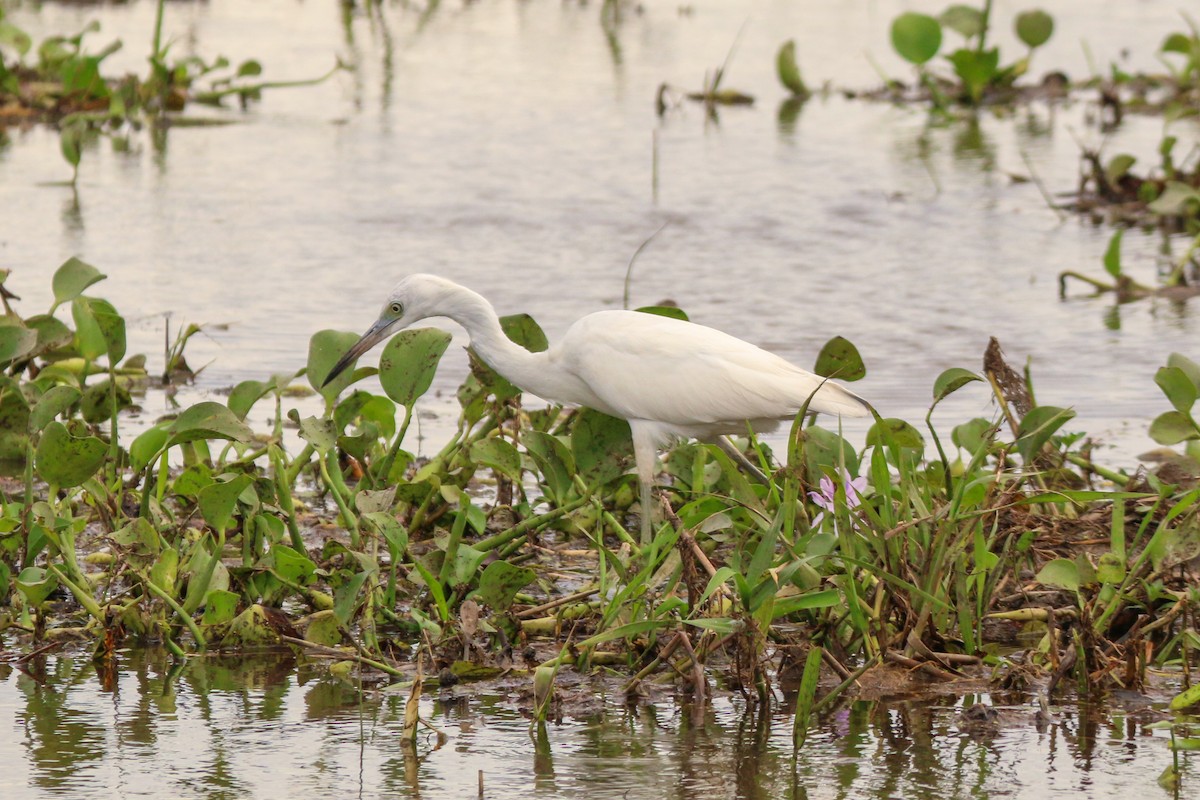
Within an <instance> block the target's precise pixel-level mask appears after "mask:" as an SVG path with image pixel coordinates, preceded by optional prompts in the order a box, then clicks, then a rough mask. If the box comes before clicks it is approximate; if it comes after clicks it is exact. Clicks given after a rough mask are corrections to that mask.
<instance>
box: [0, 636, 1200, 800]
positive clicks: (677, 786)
mask: <svg viewBox="0 0 1200 800" xmlns="http://www.w3.org/2000/svg"><path fill="white" fill-rule="evenodd" d="M119 660H120V664H119V665H118V667H119V669H118V671H116V672H114V673H113V674H114V675H116V676H117V680H116V682H115V684H114V685H113V686H112V688H111V689H107V690H106V689H105V688H104V686H103V681H102V679H101V676H98V675H97V672H96V669H95V667H94V665H93V664H92V662H91V661H89V660H87V659H86V658H84V657H78V658H72V657H65V656H47V657H43V658H41V659H36V660H35V661H34V662H31V663H30V664H29V665H27V666H26V669H28V672H22V671H18V670H16V669H14V668H13V667H11V666H5V665H0V720H5V723H4V724H5V727H4V728H3V729H0V763H3V764H4V765H5V769H4V771H3V773H0V796H3V797H4V798H6V800H21V799H22V798H43V797H56V796H57V797H106V798H107V797H132V796H139V795H149V796H181V797H206V798H272V797H286V796H328V797H333V796H346V795H349V794H354V793H359V794H361V795H362V796H370V797H375V796H379V795H380V794H385V795H387V796H396V797H414V798H415V797H419V796H428V797H474V796H476V795H477V793H478V784H479V781H480V779H481V777H480V775H481V773H482V780H483V784H484V796H486V797H517V796H534V797H583V796H586V797H588V798H589V800H592V799H593V798H610V797H611V798H626V797H627V798H662V797H672V798H681V799H682V798H718V797H738V798H747V799H748V800H757V799H758V798H762V799H763V800H766V799H767V798H784V797H787V798H814V799H815V798H859V797H904V798H937V800H945V799H946V798H985V797H993V796H997V795H1014V796H1016V795H1019V796H1030V797H1041V796H1050V795H1053V796H1056V797H1071V796H1078V795H1083V796H1096V797H1109V796H1115V795H1117V794H1118V793H1119V792H1120V791H1122V789H1129V790H1132V788H1133V787H1143V788H1144V787H1149V786H1153V785H1154V781H1155V779H1156V778H1157V776H1158V774H1159V773H1160V772H1161V771H1162V769H1163V768H1164V767H1165V766H1166V765H1167V764H1168V763H1169V760H1170V752H1169V749H1168V747H1167V740H1166V739H1165V738H1163V736H1162V735H1161V734H1162V732H1161V731H1152V730H1151V729H1149V728H1147V727H1146V726H1147V725H1148V724H1149V723H1150V722H1153V721H1155V720H1156V719H1158V718H1160V717H1161V716H1162V715H1161V714H1159V713H1158V712H1157V711H1155V710H1154V708H1153V706H1152V704H1150V703H1149V702H1148V701H1147V700H1145V699H1144V698H1134V699H1132V700H1128V701H1126V702H1125V705H1124V706H1121V705H1117V704H1112V705H1107V706H1105V705H1100V704H1096V703H1089V702H1085V701H1079V702H1077V703H1075V704H1071V705H1064V706H1062V707H1060V708H1058V709H1056V710H1055V714H1054V717H1053V719H1052V721H1051V722H1050V723H1049V724H1048V725H1045V726H1043V727H1042V728H1041V729H1040V730H1039V728H1038V726H1037V724H1036V722H1035V707H1034V705H1033V704H1031V703H1030V702H1029V701H1028V700H1027V699H1026V698H1023V697H1020V696H1003V697H1002V696H998V695H994V696H991V697H988V696H976V697H964V698H939V699H934V700H920V701H917V700H899V701H893V702H865V701H862V702H854V703H851V704H849V705H847V706H844V707H842V708H840V709H838V710H835V711H833V712H831V713H829V714H826V715H825V716H823V717H822V718H821V719H820V720H819V721H818V723H817V725H816V727H815V728H814V729H813V730H812V731H811V732H810V734H809V737H808V741H807V744H806V745H805V747H804V748H803V749H802V750H801V751H800V753H799V754H798V755H796V756H795V757H793V752H792V748H791V724H792V723H791V717H790V716H789V713H788V710H787V709H786V708H779V709H773V710H772V711H771V712H770V713H760V712H758V711H757V710H756V709H755V708H754V707H753V706H747V705H746V704H745V702H743V701H742V700H741V699H740V698H736V697H720V698H717V699H715V700H713V701H712V702H711V703H706V704H701V705H696V704H690V703H685V702H678V703H677V702H675V701H674V700H670V699H667V700H660V701H656V702H653V703H649V704H643V705H641V706H638V707H636V708H631V707H627V706H624V705H622V704H620V703H619V702H618V701H617V698H616V696H615V695H614V696H608V695H607V693H608V691H609V689H608V687H607V686H605V685H603V684H599V683H597V684H595V685H593V687H592V688H591V690H590V691H593V692H594V693H595V694H596V696H597V697H605V698H606V705H605V708H606V711H605V712H604V713H603V714H594V713H593V714H590V715H588V716H585V717H583V718H580V719H568V720H567V721H565V722H563V723H561V724H557V725H553V724H552V725H549V726H545V727H543V728H541V729H538V730H535V731H533V732H531V731H530V729H529V726H528V723H527V721H526V720H525V718H524V717H523V716H522V715H521V714H520V711H519V708H518V701H517V695H516V693H515V692H513V693H510V694H503V693H500V694H489V695H479V696H471V695H470V694H468V693H467V692H466V691H465V690H463V689H462V688H461V687H460V688H459V689H458V690H456V691H457V694H448V695H446V696H444V697H442V698H439V699H437V700H428V701H426V702H425V703H423V706H424V711H423V713H424V715H425V716H426V717H427V718H429V719H431V720H432V721H433V723H434V724H435V725H437V726H438V727H439V728H440V729H442V730H443V731H445V732H446V733H447V734H448V737H449V738H448V740H447V741H446V743H445V744H444V745H441V746H439V744H438V741H437V738H436V737H435V736H433V735H425V734H423V735H422V737H421V738H420V739H419V741H418V745H417V749H416V752H415V753H414V752H409V751H407V750H406V749H404V748H403V747H401V745H400V730H401V728H402V727H403V705H404V693H403V692H382V693H380V692H368V693H366V694H365V695H361V696H360V695H359V693H358V692H357V690H356V688H355V687H354V686H352V685H351V684H348V683H342V682H339V681H335V680H331V679H330V678H329V677H328V676H327V674H326V673H325V672H324V670H322V669H319V668H312V667H309V666H307V665H305V664H299V665H298V664H297V663H296V661H295V659H294V657H293V656H292V655H291V654H288V653H282V654H280V653H274V654H270V655H258V656H255V657H245V658H231V657H224V656H208V657H201V658H194V659H190V660H189V661H188V662H187V663H186V664H182V665H172V664H171V662H170V660H169V659H168V657H167V656H166V655H165V654H164V653H163V652H158V651H136V652H133V651H131V652H125V653H122V654H120V657H119ZM1183 767H1184V770H1183V780H1182V782H1181V785H1182V786H1183V787H1185V788H1186V787H1188V786H1189V785H1190V782H1191V781H1193V780H1195V779H1196V778H1197V776H1196V774H1195V770H1194V768H1192V766H1191V765H1190V764H1189V762H1188V761H1187V760H1186V754H1185V760H1184V762H1183ZM1164 796H1168V795H1165V794H1164Z"/></svg>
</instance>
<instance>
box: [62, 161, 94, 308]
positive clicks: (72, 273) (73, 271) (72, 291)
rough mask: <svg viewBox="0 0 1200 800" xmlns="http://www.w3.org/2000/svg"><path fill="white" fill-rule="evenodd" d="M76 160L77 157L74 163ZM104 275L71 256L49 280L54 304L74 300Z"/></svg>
mask: <svg viewBox="0 0 1200 800" xmlns="http://www.w3.org/2000/svg"><path fill="white" fill-rule="evenodd" d="M77 162H78V159H76V162H74V163H77ZM106 277H107V276H106V275H105V274H104V273H102V272H101V271H100V270H98V269H96V268H95V267H93V266H92V265H91V264H85V263H84V262H82V261H80V260H79V259H78V258H75V257H74V256H72V257H71V258H69V259H67V260H66V261H65V262H64V263H63V265H62V266H61V267H59V268H58V270H57V271H56V272H55V273H54V278H53V279H52V280H51V286H52V287H53V289H54V305H56V306H60V305H62V304H63V303H67V302H70V301H71V300H74V299H75V298H76V297H78V296H79V295H81V294H83V292H84V290H85V289H87V288H88V287H89V286H91V285H92V284H93V283H96V282H97V281H102V280H104V279H105V278H106Z"/></svg>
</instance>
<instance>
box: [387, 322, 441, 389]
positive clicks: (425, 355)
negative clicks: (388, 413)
mask: <svg viewBox="0 0 1200 800" xmlns="http://www.w3.org/2000/svg"><path fill="white" fill-rule="evenodd" d="M450 338H451V337H450V334H449V333H446V332H445V331H442V330H438V329H437V328H409V329H408V330H403V331H400V332H399V333H397V334H396V335H395V336H393V337H392V339H391V341H389V342H388V343H387V345H386V346H385V347H384V348H383V355H381V356H380V357H379V382H380V384H382V385H383V391H384V392H386V393H387V396H388V397H390V398H392V399H393V400H395V401H396V402H397V403H399V404H400V405H402V406H404V407H405V408H410V407H412V404H413V403H414V402H416V399H417V398H418V397H420V396H421V395H423V394H425V392H426V391H428V390H429V386H430V384H432V383H433V376H434V373H436V372H437V366H438V362H439V361H440V360H441V358H442V353H444V352H446V348H447V347H449V345H450Z"/></svg>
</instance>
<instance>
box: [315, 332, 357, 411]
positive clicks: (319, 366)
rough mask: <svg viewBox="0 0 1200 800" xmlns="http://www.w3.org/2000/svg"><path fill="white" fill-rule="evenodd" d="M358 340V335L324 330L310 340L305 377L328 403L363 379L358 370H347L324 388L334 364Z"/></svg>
mask: <svg viewBox="0 0 1200 800" xmlns="http://www.w3.org/2000/svg"><path fill="white" fill-rule="evenodd" d="M358 339H359V337H358V334H355V333H349V332H347V331H331V330H324V331H317V332H316V333H314V334H313V335H312V338H311V339H309V340H308V366H307V367H306V368H305V375H306V376H307V377H308V384H309V385H310V386H312V388H313V389H314V390H315V391H316V392H317V393H318V394H320V395H321V396H322V397H324V398H325V399H326V400H327V401H329V400H332V399H333V398H334V397H337V396H338V395H339V394H341V392H342V390H343V389H345V388H346V387H347V386H349V385H350V384H351V383H353V382H354V381H356V380H358V379H359V378H361V377H362V375H361V374H359V373H358V371H357V370H352V369H347V370H346V371H344V372H343V373H342V374H341V375H338V376H337V378H335V379H334V380H333V381H331V382H330V383H329V385H328V386H324V387H323V386H322V384H323V383H325V378H326V376H328V375H329V373H330V371H331V370H333V366H334V364H336V363H337V362H338V361H339V360H340V359H341V357H342V356H343V355H345V354H346V351H348V350H349V349H350V348H351V347H352V346H353V345H354V343H355V342H357V341H358Z"/></svg>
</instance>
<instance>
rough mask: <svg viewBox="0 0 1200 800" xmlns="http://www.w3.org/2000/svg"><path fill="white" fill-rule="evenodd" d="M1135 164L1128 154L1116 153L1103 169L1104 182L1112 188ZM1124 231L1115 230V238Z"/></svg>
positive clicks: (1121, 229)
mask: <svg viewBox="0 0 1200 800" xmlns="http://www.w3.org/2000/svg"><path fill="white" fill-rule="evenodd" d="M1136 163H1137V158H1135V157H1134V156H1131V155H1129V154H1128V153H1118V154H1117V155H1115V156H1113V157H1112V158H1110V159H1109V161H1108V164H1106V165H1105V167H1104V180H1105V181H1106V182H1107V183H1108V185H1109V186H1114V185H1116V183H1117V182H1118V181H1120V180H1121V179H1122V178H1124V177H1125V176H1126V175H1128V174H1129V170H1130V168H1131V167H1132V166H1133V165H1134V164H1136ZM1124 231H1125V229H1124V228H1117V234H1116V235H1117V236H1118V237H1119V235H1120V234H1121V233H1123V232H1124Z"/></svg>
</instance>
